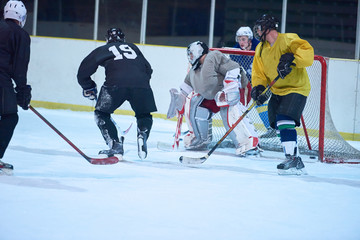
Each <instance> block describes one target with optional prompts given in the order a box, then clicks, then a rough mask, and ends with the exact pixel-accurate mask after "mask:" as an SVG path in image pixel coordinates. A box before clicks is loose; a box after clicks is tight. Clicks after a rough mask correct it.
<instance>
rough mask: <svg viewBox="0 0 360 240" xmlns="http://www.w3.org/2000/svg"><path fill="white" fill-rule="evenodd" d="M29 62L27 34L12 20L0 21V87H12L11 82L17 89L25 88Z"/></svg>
mask: <svg viewBox="0 0 360 240" xmlns="http://www.w3.org/2000/svg"><path fill="white" fill-rule="evenodd" d="M29 60H30V36H29V34H28V33H27V32H26V31H25V30H24V29H22V28H21V27H20V26H19V25H17V24H16V23H15V22H14V21H13V20H1V21H0V87H12V86H13V84H12V80H14V82H15V84H16V86H18V87H23V86H25V85H26V83H27V76H26V75H27V70H28V64H29ZM11 79H12V80H11Z"/></svg>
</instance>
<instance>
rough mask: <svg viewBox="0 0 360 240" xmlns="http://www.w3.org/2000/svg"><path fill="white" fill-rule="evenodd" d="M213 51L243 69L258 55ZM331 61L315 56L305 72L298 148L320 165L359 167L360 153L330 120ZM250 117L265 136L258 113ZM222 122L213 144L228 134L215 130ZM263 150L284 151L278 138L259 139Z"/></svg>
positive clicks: (219, 49)
mask: <svg viewBox="0 0 360 240" xmlns="http://www.w3.org/2000/svg"><path fill="white" fill-rule="evenodd" d="M210 50H211V51H215V50H218V51H220V52H222V53H224V54H225V55H227V56H228V57H229V58H231V59H232V60H234V61H237V62H239V64H240V65H242V66H244V67H246V66H247V67H249V66H250V65H251V63H252V60H253V57H254V53H255V52H254V51H242V50H240V49H236V48H211V49H210ZM328 60H329V59H328V58H325V57H322V56H318V55H315V56H314V63H313V64H312V65H311V66H309V67H307V68H306V70H307V72H308V75H309V78H310V83H311V91H310V94H309V96H308V98H307V103H306V106H305V109H304V112H303V117H302V126H300V127H298V128H296V130H297V133H298V147H299V150H300V153H301V154H306V155H312V156H316V157H318V160H319V161H321V162H327V163H360V151H359V150H357V149H355V148H354V147H352V146H351V145H350V144H349V143H348V142H346V141H345V140H344V139H343V137H342V136H341V135H340V133H339V132H338V131H337V130H336V127H335V125H334V124H333V121H332V118H331V114H330V109H329V106H328V100H327V67H328ZM245 70H246V69H245ZM249 94H250V93H249ZM249 115H250V116H249V117H251V119H252V120H253V122H254V125H255V127H256V129H257V131H258V133H259V135H262V134H263V133H265V132H266V130H267V129H266V128H265V127H264V125H263V123H262V121H261V120H260V118H259V116H258V112H257V111H256V110H252V111H251V112H250V113H249ZM219 118H220V117H219V116H216V115H215V116H214V118H213V119H214V120H213V135H214V139H213V141H216V139H217V138H221V136H223V135H222V134H223V133H225V129H224V128H223V127H218V128H217V127H216V126H217V125H219V122H220V121H218V119H219ZM305 126H306V127H305ZM221 129H223V130H221ZM260 147H261V148H263V149H266V150H273V151H282V147H281V143H280V140H279V139H278V137H273V138H260Z"/></svg>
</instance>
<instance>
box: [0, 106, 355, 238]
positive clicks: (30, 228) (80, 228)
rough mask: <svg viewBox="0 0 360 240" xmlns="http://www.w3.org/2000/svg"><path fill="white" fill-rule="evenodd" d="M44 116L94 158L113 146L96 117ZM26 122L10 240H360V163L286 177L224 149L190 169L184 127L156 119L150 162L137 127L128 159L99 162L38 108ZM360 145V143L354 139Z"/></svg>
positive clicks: (271, 159)
mask: <svg viewBox="0 0 360 240" xmlns="http://www.w3.org/2000/svg"><path fill="white" fill-rule="evenodd" d="M37 110H38V111H39V112H40V113H41V114H42V115H43V116H44V117H45V118H47V120H49V121H50V122H51V123H52V124H53V125H54V126H55V127H56V128H57V129H59V130H60V131H61V132H62V133H63V134H64V135H65V136H66V137H67V138H69V140H71V141H72V142H73V143H74V144H75V145H76V146H77V147H78V148H79V149H81V150H82V151H83V152H84V153H85V154H87V155H89V156H93V157H97V152H98V151H99V150H101V149H105V148H106V145H105V143H104V141H103V139H102V136H101V134H100V131H99V130H98V128H97V126H96V124H95V122H94V119H93V114H92V113H91V112H74V111H70V110H49V109H43V108H37ZM19 116H20V120H19V124H18V126H17V128H16V130H15V133H14V136H13V139H12V141H11V142H10V145H9V148H8V150H7V152H6V153H5V156H4V159H3V161H5V162H8V163H11V164H13V165H14V168H15V170H14V174H13V176H5V175H2V176H0V188H1V193H0V240H25V239H26V240H65V239H66V240H68V239H76V240H93V239H94V240H95V239H102V240H115V239H121V240H144V239H147V240H150V239H151V240H185V239H186V240H192V239H194V240H195V239H196V240H220V239H221V240H225V239H226V240H235V239H236V240H238V239H246V240H264V239H267V240H270V239H274V240H275V239H276V240H280V239H284V240H285V239H286V240H287V239H302V240H306V239H308V240H313V239H326V240H337V239H346V240H359V239H360V228H359V223H360V165H346V164H333V165H332V164H324V163H320V162H317V161H315V160H314V159H310V158H308V157H306V156H304V157H303V160H304V163H305V166H306V170H307V172H308V175H304V176H279V175H278V174H277V170H276V165H277V164H278V163H280V162H281V161H282V160H283V159H282V158H283V154H281V153H273V152H269V151H265V152H263V153H262V156H261V157H248V158H239V157H235V156H234V155H232V150H230V151H226V153H221V151H224V150H221V149H220V150H219V151H216V152H215V153H214V154H213V155H211V156H210V157H209V159H208V160H207V161H206V162H205V163H203V164H201V165H184V164H181V163H179V161H178V159H179V157H180V156H182V155H186V156H193V157H197V156H199V157H201V156H203V155H205V152H185V151H177V152H167V151H162V150H159V149H158V148H157V143H158V142H159V141H161V142H169V143H171V139H172V136H173V134H174V131H175V127H176V122H175V121H167V120H163V119H157V118H154V125H153V129H152V132H151V135H150V138H149V140H148V157H147V158H146V159H145V160H143V161H141V160H140V159H139V158H138V156H137V146H136V122H135V118H134V117H131V116H121V115H114V116H113V118H114V119H115V121H116V122H117V123H118V125H119V126H120V127H121V128H123V129H125V128H127V127H128V126H129V125H130V124H131V123H133V127H132V128H131V130H130V132H129V133H128V134H127V135H126V137H125V144H124V148H125V156H124V158H125V161H123V162H119V163H117V164H115V165H106V166H99V165H91V164H89V163H88V162H87V161H86V160H85V159H84V158H83V157H82V156H81V155H79V154H78V153H77V152H76V151H75V150H74V149H73V148H72V147H71V146H70V145H69V144H68V143H66V142H65V141H64V140H63V139H62V138H61V137H60V136H59V135H57V134H56V133H55V132H54V131H53V130H52V129H51V128H49V127H48V126H47V125H46V124H45V123H44V122H43V121H42V120H41V119H40V118H39V117H37V116H36V115H35V114H34V113H33V112H31V111H30V110H29V111H23V110H22V109H20V110H19ZM353 144H354V145H355V144H356V145H357V146H356V145H355V146H356V147H357V148H358V149H360V144H359V143H353Z"/></svg>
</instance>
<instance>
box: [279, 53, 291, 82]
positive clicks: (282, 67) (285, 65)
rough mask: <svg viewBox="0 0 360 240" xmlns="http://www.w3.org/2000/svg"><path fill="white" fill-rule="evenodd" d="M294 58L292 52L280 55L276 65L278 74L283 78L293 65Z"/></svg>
mask: <svg viewBox="0 0 360 240" xmlns="http://www.w3.org/2000/svg"><path fill="white" fill-rule="evenodd" d="M294 60H295V57H294V54H293V53H285V54H283V55H281V57H280V60H279V64H278V66H277V72H278V74H279V76H280V77H281V78H282V79H284V78H285V77H286V76H287V75H289V73H290V72H291V70H292V68H291V66H295V63H293V61H294Z"/></svg>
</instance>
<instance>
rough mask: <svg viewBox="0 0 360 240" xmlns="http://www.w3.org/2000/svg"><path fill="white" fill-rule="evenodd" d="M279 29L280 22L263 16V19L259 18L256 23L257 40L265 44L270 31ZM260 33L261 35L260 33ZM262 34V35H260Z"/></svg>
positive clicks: (271, 17)
mask: <svg viewBox="0 0 360 240" xmlns="http://www.w3.org/2000/svg"><path fill="white" fill-rule="evenodd" d="M278 28H279V21H278V20H277V19H276V18H275V17H274V16H271V15H269V14H264V15H262V17H261V18H259V19H258V20H257V21H256V22H255V26H254V35H255V38H256V39H257V40H259V41H261V42H265V39H266V34H268V33H269V31H270V30H273V29H274V30H278ZM258 30H259V31H260V33H259V32H258ZM260 34H261V35H260Z"/></svg>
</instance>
